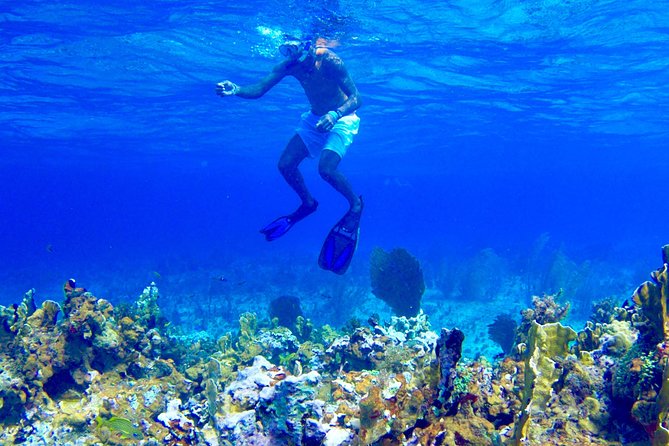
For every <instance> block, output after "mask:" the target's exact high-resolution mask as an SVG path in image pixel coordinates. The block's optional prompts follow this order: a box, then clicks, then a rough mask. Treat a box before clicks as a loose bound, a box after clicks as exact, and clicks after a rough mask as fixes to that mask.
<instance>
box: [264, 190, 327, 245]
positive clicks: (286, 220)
mask: <svg viewBox="0 0 669 446" xmlns="http://www.w3.org/2000/svg"><path fill="white" fill-rule="evenodd" d="M316 209H318V202H317V201H316V200H312V201H311V203H302V205H301V206H300V207H299V208H297V210H296V211H295V212H293V213H292V214H290V215H284V216H283V217H279V218H277V219H276V220H274V221H273V222H271V223H270V224H268V225H267V226H265V227H264V228H262V229H261V230H260V232H261V233H262V234H263V235H264V236H265V240H267V241H268V242H271V241H273V240H276V239H278V238H279V237H281V236H282V235H284V234H285V233H286V232H288V231H289V230H290V228H292V227H293V225H294V224H295V223H297V222H298V221H300V220H302V219H304V218H305V217H307V216H309V215H311V214H313V213H314V212H316Z"/></svg>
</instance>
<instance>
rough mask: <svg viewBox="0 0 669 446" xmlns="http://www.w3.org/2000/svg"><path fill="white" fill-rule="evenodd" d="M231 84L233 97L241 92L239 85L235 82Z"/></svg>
mask: <svg viewBox="0 0 669 446" xmlns="http://www.w3.org/2000/svg"><path fill="white" fill-rule="evenodd" d="M231 84H232V88H230V91H231V93H232V95H233V96H234V95H236V94H237V92H238V91H239V85H237V84H235V83H234V82H231Z"/></svg>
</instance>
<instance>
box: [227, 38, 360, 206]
mask: <svg viewBox="0 0 669 446" xmlns="http://www.w3.org/2000/svg"><path fill="white" fill-rule="evenodd" d="M301 58H303V60H301ZM286 76H293V77H294V78H295V79H297V80H298V81H299V82H300V84H301V85H302V88H303V89H304V92H305V94H306V96H307V99H308V100H309V103H310V104H311V111H312V112H313V113H314V114H316V115H319V116H321V118H320V120H319V121H318V123H317V124H316V128H317V129H318V130H319V131H322V132H329V131H330V130H332V128H333V127H334V125H335V124H336V122H337V119H336V118H335V117H333V116H332V114H328V112H329V111H334V112H337V113H338V114H339V116H346V115H348V114H351V113H353V112H354V111H355V110H357V109H358V108H359V107H360V104H361V102H360V95H359V93H358V89H357V87H356V86H355V83H354V82H353V80H352V79H351V77H350V75H349V73H348V71H347V70H346V68H345V67H344V63H343V62H342V60H341V59H340V58H339V56H337V55H336V54H335V53H334V52H332V51H330V50H329V49H327V48H325V47H323V46H315V47H311V48H310V49H307V50H304V49H302V50H301V51H300V52H298V53H297V54H296V55H293V57H290V58H288V59H286V60H284V61H282V62H281V63H279V64H277V65H276V66H275V67H274V68H273V70H272V72H271V73H269V74H268V75H267V76H266V77H265V78H263V79H262V80H261V81H260V82H258V83H256V84H253V85H248V86H243V87H239V86H237V85H235V84H234V83H232V82H230V81H223V82H221V83H219V84H218V85H217V87H216V92H217V94H218V95H220V96H232V95H235V96H239V97H242V98H247V99H257V98H260V97H261V96H263V95H264V94H265V93H267V92H268V91H269V90H270V89H271V88H272V87H274V86H275V85H276V84H278V83H279V82H280V81H281V80H282V79H283V78H284V77H286ZM308 156H309V151H308V149H307V147H306V146H305V144H304V142H303V141H302V138H301V137H300V136H299V135H297V134H295V135H294V136H293V137H292V139H291V140H290V141H289V142H288V145H287V146H286V148H285V149H284V151H283V153H282V154H281V158H280V159H279V171H280V172H281V175H283V177H284V178H285V180H286V182H288V184H289V185H290V187H291V188H293V190H295V192H296V193H297V195H298V196H299V197H300V199H301V200H302V204H301V206H300V208H298V210H297V211H295V212H294V213H293V214H291V215H295V216H297V217H296V218H299V219H301V218H304V217H306V216H307V215H309V214H310V213H311V212H313V211H315V210H316V206H317V203H316V200H314V197H313V196H312V195H311V193H310V192H309V190H308V189H307V187H306V185H305V183H304V177H303V176H302V173H301V172H300V171H299V169H298V166H299V165H300V163H301V162H302V161H303V160H304V159H305V158H306V157H308ZM340 161H341V157H340V156H339V154H337V153H336V152H334V151H332V150H322V151H321V154H320V159H319V162H318V172H319V174H320V176H321V177H322V178H323V179H324V180H325V181H326V182H328V183H329V184H330V185H331V186H332V187H334V188H335V190H337V191H338V192H339V193H341V194H342V195H343V196H344V197H345V198H346V200H347V201H348V203H349V206H350V212H353V213H359V212H360V211H361V208H362V203H361V201H360V198H359V197H358V196H357V195H356V194H355V193H354V192H353V189H352V188H351V185H350V184H349V182H348V180H347V179H346V177H345V176H344V175H343V174H342V173H341V172H340V171H338V170H337V167H338V166H339V163H340Z"/></svg>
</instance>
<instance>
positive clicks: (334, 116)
mask: <svg viewBox="0 0 669 446" xmlns="http://www.w3.org/2000/svg"><path fill="white" fill-rule="evenodd" d="M328 115H330V116H332V118H333V119H334V120H335V121H339V118H341V115H340V114H339V112H338V111H334V110H330V111H329V112H328Z"/></svg>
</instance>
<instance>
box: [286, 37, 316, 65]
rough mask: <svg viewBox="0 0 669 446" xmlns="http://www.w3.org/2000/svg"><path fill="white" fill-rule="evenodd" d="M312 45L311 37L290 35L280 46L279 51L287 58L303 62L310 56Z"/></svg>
mask: <svg viewBox="0 0 669 446" xmlns="http://www.w3.org/2000/svg"><path fill="white" fill-rule="evenodd" d="M311 46H312V39H311V37H304V38H302V39H295V38H290V37H288V38H287V39H286V41H285V42H284V43H283V44H281V45H280V46H279V52H280V53H281V55H282V56H283V57H285V58H287V59H290V60H292V61H294V62H297V63H302V62H304V61H305V60H307V57H309V51H310V50H311Z"/></svg>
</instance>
